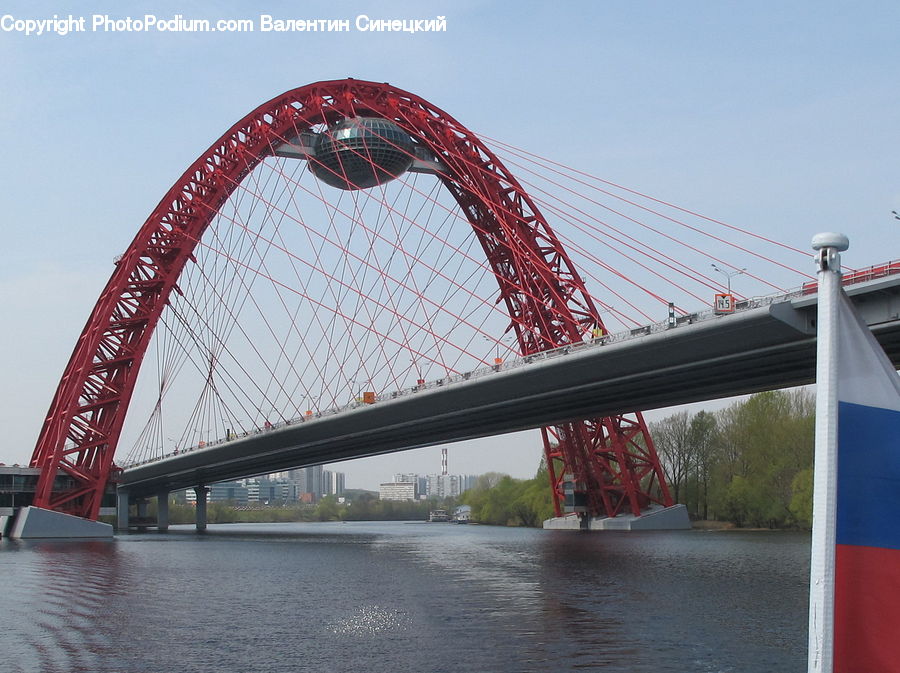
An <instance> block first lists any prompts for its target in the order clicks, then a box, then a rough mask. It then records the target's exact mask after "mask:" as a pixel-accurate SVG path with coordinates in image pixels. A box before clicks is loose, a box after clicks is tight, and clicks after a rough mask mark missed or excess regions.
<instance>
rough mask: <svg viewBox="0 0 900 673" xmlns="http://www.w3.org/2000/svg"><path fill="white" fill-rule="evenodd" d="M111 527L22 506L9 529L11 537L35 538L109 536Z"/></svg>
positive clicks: (69, 515) (106, 524) (76, 517)
mask: <svg viewBox="0 0 900 673" xmlns="http://www.w3.org/2000/svg"><path fill="white" fill-rule="evenodd" d="M112 536H113V527H112V526H110V525H109V524H108V523H101V522H100V521H88V520H87V519H82V518H81V517H78V516H72V515H71V514H63V513H62V512H54V511H52V510H49V509H42V508H40V507H34V506H29V507H23V508H21V509H20V510H19V511H18V512H17V514H16V517H15V521H14V522H13V524H12V528H11V529H10V534H9V537H10V538H11V539H14V540H15V539H22V540H27V539H36V538H111V537H112Z"/></svg>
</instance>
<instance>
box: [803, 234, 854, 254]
mask: <svg viewBox="0 0 900 673" xmlns="http://www.w3.org/2000/svg"><path fill="white" fill-rule="evenodd" d="M849 247H850V239H849V238H847V237H846V236H845V235H844V234H835V233H823V234H816V235H815V236H813V239H812V249H813V250H821V249H823V248H834V249H835V250H837V251H838V252H844V250H846V249H847V248H849Z"/></svg>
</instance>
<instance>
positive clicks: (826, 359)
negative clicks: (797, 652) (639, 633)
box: [807, 234, 850, 673]
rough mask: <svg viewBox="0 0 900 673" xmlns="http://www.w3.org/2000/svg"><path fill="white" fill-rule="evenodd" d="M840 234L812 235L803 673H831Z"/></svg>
mask: <svg viewBox="0 0 900 673" xmlns="http://www.w3.org/2000/svg"><path fill="white" fill-rule="evenodd" d="M849 245H850V244H849V242H848V240H847V237H846V236H844V235H843V234H816V235H815V236H814V237H813V240H812V247H813V250H815V251H816V263H817V265H818V278H819V292H818V303H819V306H818V318H817V336H816V450H815V469H814V479H813V528H812V554H811V557H810V577H809V657H808V667H807V671H808V673H832V670H833V665H834V548H835V522H836V517H837V422H838V399H837V353H838V343H837V332H838V306H839V301H840V292H841V255H840V253H841V252H842V251H844V250H846V249H847V248H848V247H849Z"/></svg>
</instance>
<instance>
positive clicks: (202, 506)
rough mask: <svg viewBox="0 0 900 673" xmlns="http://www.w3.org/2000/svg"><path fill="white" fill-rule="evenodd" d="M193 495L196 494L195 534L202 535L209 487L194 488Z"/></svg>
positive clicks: (204, 526) (204, 528)
mask: <svg viewBox="0 0 900 673" xmlns="http://www.w3.org/2000/svg"><path fill="white" fill-rule="evenodd" d="M194 493H196V494H197V532H198V533H202V532H204V531H205V530H206V500H207V496H208V495H209V486H203V485H202V484H201V485H200V486H195V487H194Z"/></svg>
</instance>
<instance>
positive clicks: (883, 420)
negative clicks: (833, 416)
mask: <svg viewBox="0 0 900 673" xmlns="http://www.w3.org/2000/svg"><path fill="white" fill-rule="evenodd" d="M838 406H839V411H838V446H839V447H840V449H839V451H838V493H837V530H836V535H837V543H838V544H848V545H862V546H868V547H881V548H884V549H898V550H900V412H898V411H893V410H891V409H880V408H878V407H867V406H864V405H861V404H851V403H849V402H840V404H839V405H838Z"/></svg>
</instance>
